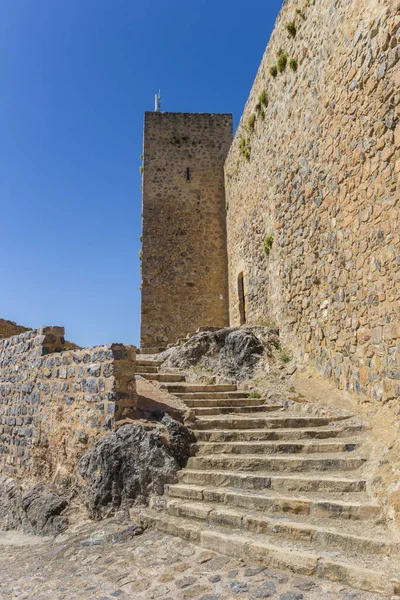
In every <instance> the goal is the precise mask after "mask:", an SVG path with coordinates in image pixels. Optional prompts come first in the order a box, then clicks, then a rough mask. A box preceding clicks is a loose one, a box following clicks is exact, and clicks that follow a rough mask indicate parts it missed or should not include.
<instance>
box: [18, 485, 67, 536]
mask: <svg viewBox="0 0 400 600" xmlns="http://www.w3.org/2000/svg"><path fill="white" fill-rule="evenodd" d="M21 504H22V509H23V511H24V512H25V513H26V516H27V518H28V521H29V523H30V530H31V531H32V532H33V533H35V534H38V535H51V534H54V535H56V534H58V533H61V532H62V531H63V530H64V529H66V528H67V526H68V521H67V519H66V518H63V517H60V516H59V515H60V514H61V513H62V511H63V510H64V509H65V508H66V507H67V505H68V503H67V501H66V500H65V499H64V498H60V497H59V496H57V495H56V494H54V492H52V491H51V490H49V489H48V488H46V486H45V485H44V484H43V483H38V484H37V485H35V486H34V487H33V488H32V489H31V490H29V491H28V492H26V493H25V494H24V495H23V496H22V498H21Z"/></svg>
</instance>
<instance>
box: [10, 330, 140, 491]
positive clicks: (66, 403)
mask: <svg viewBox="0 0 400 600" xmlns="http://www.w3.org/2000/svg"><path fill="white" fill-rule="evenodd" d="M63 347H64V329H63V328H62V327H42V328H41V329H39V330H32V331H27V332H25V333H22V334H20V335H18V336H14V337H11V338H8V339H4V340H0V474H2V475H8V476H13V477H17V478H21V477H24V478H27V479H28V478H39V479H43V480H46V479H48V478H49V477H50V476H52V475H54V474H56V477H57V478H58V479H59V480H61V479H63V476H64V474H67V473H68V472H69V473H72V471H73V470H74V468H75V466H76V461H77V457H79V456H80V455H81V454H82V453H83V452H84V451H85V450H86V449H87V444H89V443H92V442H93V441H94V440H96V439H98V437H100V436H102V435H104V434H105V433H107V430H108V429H109V428H110V427H111V426H112V424H113V422H114V421H115V420H116V419H120V418H122V417H124V416H126V415H129V411H130V410H131V409H132V408H134V407H135V406H136V386H135V374H134V373H135V349H134V347H131V346H122V345H121V344H112V345H109V346H99V347H96V348H90V349H84V350H68V351H65V352H62V350H63Z"/></svg>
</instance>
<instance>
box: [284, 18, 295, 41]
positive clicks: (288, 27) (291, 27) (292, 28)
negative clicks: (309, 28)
mask: <svg viewBox="0 0 400 600" xmlns="http://www.w3.org/2000/svg"><path fill="white" fill-rule="evenodd" d="M286 31H287V32H288V34H289V35H290V37H292V38H294V37H296V33H297V29H296V25H295V23H294V21H289V23H286Z"/></svg>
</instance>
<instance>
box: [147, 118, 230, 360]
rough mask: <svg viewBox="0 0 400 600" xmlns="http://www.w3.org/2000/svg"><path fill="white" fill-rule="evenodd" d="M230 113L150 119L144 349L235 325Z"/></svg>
mask: <svg viewBox="0 0 400 600" xmlns="http://www.w3.org/2000/svg"><path fill="white" fill-rule="evenodd" d="M231 142H232V117H231V115H221V114H218V115H212V114H186V113H162V112H153V113H150V112H148V113H146V114H145V125H144V152H143V157H144V159H143V160H144V162H143V166H144V173H143V215H142V216H143V235H142V243H143V249H142V308H141V348H142V349H143V348H144V349H148V348H160V347H161V348H162V347H166V346H167V344H168V343H174V342H176V340H177V339H178V338H179V337H184V336H186V334H187V333H188V332H193V331H195V330H196V329H197V327H199V326H221V327H223V326H225V325H227V324H228V283H227V250H226V223H225V189H224V171H223V165H224V161H225V158H226V155H227V153H228V150H229V147H230V144H231Z"/></svg>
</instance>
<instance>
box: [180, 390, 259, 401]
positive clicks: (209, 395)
mask: <svg viewBox="0 0 400 600" xmlns="http://www.w3.org/2000/svg"><path fill="white" fill-rule="evenodd" d="M173 393H174V394H175V396H177V397H178V398H181V399H182V400H185V401H186V400H230V399H238V398H240V399H244V398H248V397H249V395H248V394H247V393H246V392H190V393H189V392H173Z"/></svg>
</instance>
